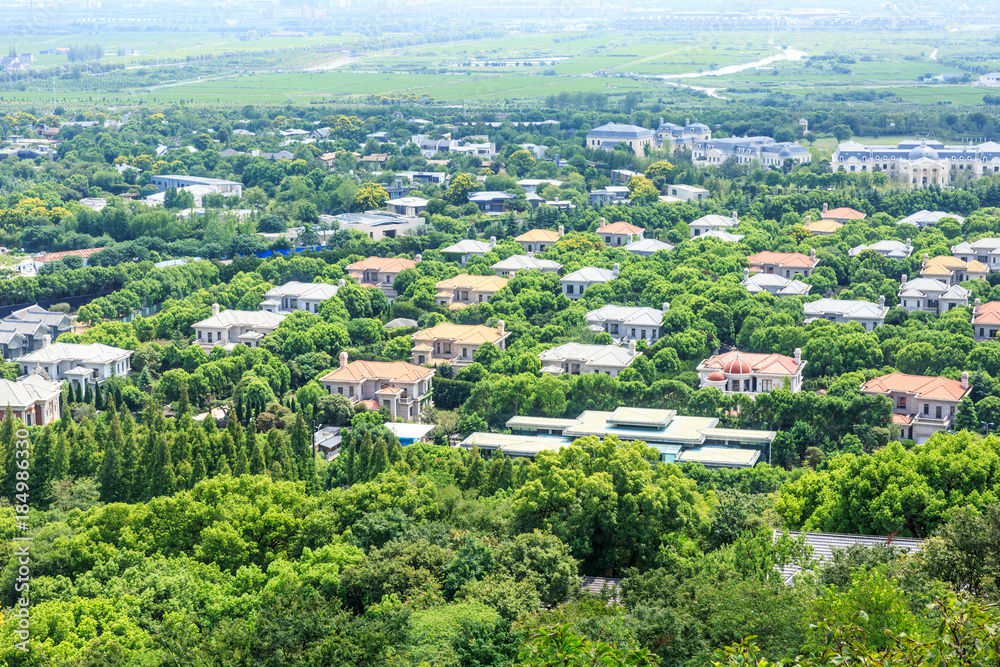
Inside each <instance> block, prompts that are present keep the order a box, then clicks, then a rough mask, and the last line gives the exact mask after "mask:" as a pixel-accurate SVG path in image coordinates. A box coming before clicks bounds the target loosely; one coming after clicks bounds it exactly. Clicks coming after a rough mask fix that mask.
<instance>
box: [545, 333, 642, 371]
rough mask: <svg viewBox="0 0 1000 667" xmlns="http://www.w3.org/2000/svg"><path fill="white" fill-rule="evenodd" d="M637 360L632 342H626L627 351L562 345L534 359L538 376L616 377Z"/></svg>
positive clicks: (613, 348)
mask: <svg viewBox="0 0 1000 667" xmlns="http://www.w3.org/2000/svg"><path fill="white" fill-rule="evenodd" d="M637 356H638V354H637V353H636V350H635V341H629V345H628V348H623V347H618V346H617V345H585V344H583V343H566V344H565V345H560V346H558V347H554V348H552V349H551V350H546V351H544V352H542V353H541V354H539V355H538V359H539V360H540V361H541V362H542V372H543V373H548V374H551V375H561V374H563V373H570V374H571V375H587V374H590V373H603V374H604V375H610V376H611V377H617V376H618V373H620V372H621V371H623V370H625V369H626V368H628V366H629V365H631V363H632V362H633V361H635V358H636V357H637Z"/></svg>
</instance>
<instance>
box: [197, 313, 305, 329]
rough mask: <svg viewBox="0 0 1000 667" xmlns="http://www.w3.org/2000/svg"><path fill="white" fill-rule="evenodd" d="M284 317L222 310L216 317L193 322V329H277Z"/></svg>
mask: <svg viewBox="0 0 1000 667" xmlns="http://www.w3.org/2000/svg"><path fill="white" fill-rule="evenodd" d="M283 319H285V316H284V315H279V314H277V313H270V312H268V311H266V310H223V311H220V312H219V314H218V315H212V316H211V317H209V318H207V319H204V320H202V321H201V322H195V323H194V324H193V325H192V326H194V327H203V328H208V327H216V328H219V329H228V328H230V327H261V328H270V329H277V328H278V325H279V324H281V320H283Z"/></svg>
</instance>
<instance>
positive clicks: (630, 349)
mask: <svg viewBox="0 0 1000 667" xmlns="http://www.w3.org/2000/svg"><path fill="white" fill-rule="evenodd" d="M628 352H629V354H631V355H632V356H633V357H634V356H635V338H633V339H632V340H630V341H629V342H628Z"/></svg>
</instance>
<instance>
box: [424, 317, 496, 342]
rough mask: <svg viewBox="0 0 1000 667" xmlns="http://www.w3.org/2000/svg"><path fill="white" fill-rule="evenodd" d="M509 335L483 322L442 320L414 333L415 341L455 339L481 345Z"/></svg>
mask: <svg viewBox="0 0 1000 667" xmlns="http://www.w3.org/2000/svg"><path fill="white" fill-rule="evenodd" d="M508 335H509V332H504V334H503V335H502V336H501V335H500V332H499V331H497V330H496V328H495V327H485V326H483V325H481V324H451V323H450V322H442V323H441V324H438V325H437V326H433V327H431V328H430V329H424V330H423V331H418V332H417V333H415V334H413V342H414V343H416V342H417V341H428V340H429V341H433V340H437V339H445V340H454V341H455V342H456V343H469V344H471V345H479V344H481V343H497V342H499V341H500V340H501V339H503V338H506V337H507V336H508Z"/></svg>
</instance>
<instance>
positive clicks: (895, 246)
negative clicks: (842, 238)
mask: <svg viewBox="0 0 1000 667" xmlns="http://www.w3.org/2000/svg"><path fill="white" fill-rule="evenodd" d="M866 250H871V251H872V252H877V253H878V254H880V255H882V256H883V257H885V258H886V259H905V258H906V257H909V256H910V254H911V253H912V252H913V245H912V244H911V243H910V239H906V243H903V242H902V241H896V240H887V241H876V242H875V243H871V244H869V245H859V246H854V247H853V248H851V249H850V250H848V251H847V256H848V257H857V256H858V255H860V254H861V253H863V252H865V251H866Z"/></svg>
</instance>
